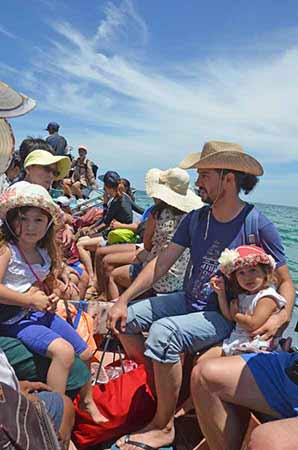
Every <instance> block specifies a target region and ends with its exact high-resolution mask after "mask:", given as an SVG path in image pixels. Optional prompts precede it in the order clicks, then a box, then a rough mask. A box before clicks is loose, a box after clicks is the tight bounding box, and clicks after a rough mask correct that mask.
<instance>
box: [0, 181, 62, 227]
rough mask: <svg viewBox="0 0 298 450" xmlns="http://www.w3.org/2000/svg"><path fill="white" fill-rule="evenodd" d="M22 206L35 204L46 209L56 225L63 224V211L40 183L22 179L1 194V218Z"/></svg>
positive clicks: (34, 205)
mask: <svg viewBox="0 0 298 450" xmlns="http://www.w3.org/2000/svg"><path fill="white" fill-rule="evenodd" d="M22 206H33V207H35V208H40V209H42V210H44V211H46V212H47V213H48V214H49V215H50V216H51V218H52V219H53V222H54V224H55V225H56V226H58V227H60V226H62V225H63V223H64V220H63V212H62V210H61V208H59V206H58V205H56V203H55V202H54V201H53V199H52V197H51V196H50V194H49V193H48V191H47V190H46V189H45V188H43V187H42V186H40V185H39V184H32V183H27V182H24V181H20V182H18V183H15V184H13V185H12V186H10V187H9V188H8V189H6V191H4V192H3V194H2V195H1V196H0V219H2V220H4V219H5V218H6V215H7V213H8V211H10V210H11V209H14V208H21V207H22Z"/></svg>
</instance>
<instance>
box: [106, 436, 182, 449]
mask: <svg viewBox="0 0 298 450" xmlns="http://www.w3.org/2000/svg"><path fill="white" fill-rule="evenodd" d="M124 444H130V445H134V446H135V447H137V448H141V449H142V450H174V449H173V446H172V445H167V446H166V447H159V448H156V447H152V446H151V445H148V444H143V442H138V441H132V440H131V439H130V435H129V434H127V435H126V436H124ZM111 450H120V447H118V446H117V445H116V444H113V445H112V447H111Z"/></svg>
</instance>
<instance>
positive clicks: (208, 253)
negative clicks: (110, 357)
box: [108, 142, 295, 450]
mask: <svg viewBox="0 0 298 450" xmlns="http://www.w3.org/2000/svg"><path fill="white" fill-rule="evenodd" d="M180 167H182V168H185V169H190V168H195V169H197V171H198V179H197V181H196V186H197V187H198V189H199V192H200V196H201V198H202V200H203V202H204V203H207V206H205V207H203V208H201V209H200V210H197V211H192V212H190V213H189V214H188V215H187V216H186V217H185V218H184V220H183V221H182V222H181V224H180V226H179V227H178V229H177V231H176V233H175V235H174V237H173V240H172V242H171V244H170V245H169V246H168V247H167V248H166V249H165V250H164V251H163V252H161V253H160V255H159V256H158V257H157V258H155V259H154V260H152V261H151V262H150V263H149V264H148V265H147V266H146V267H145V269H144V270H143V271H142V272H141V273H140V274H139V276H138V277H137V278H136V280H135V281H134V283H133V284H132V285H131V286H130V287H129V288H128V289H127V290H126V291H125V292H124V293H123V294H122V295H121V296H120V297H119V299H118V301H117V303H116V304H115V305H114V306H113V307H112V309H111V310H110V313H109V316H108V327H109V328H110V329H112V330H113V331H114V332H116V333H119V329H120V332H121V334H120V339H121V341H122V343H123V345H124V347H125V350H126V352H127V354H128V355H129V356H130V357H131V358H133V359H135V360H136V361H137V362H139V363H140V362H144V363H145V364H146V366H147V367H148V370H149V371H150V372H149V373H151V374H152V375H153V373H154V386H155V390H156V396H157V410H156V414H155V416H154V418H153V420H152V421H151V423H150V424H148V425H147V426H146V428H144V429H143V430H141V431H140V432H138V433H134V434H133V435H131V436H128V437H124V438H121V439H119V440H118V441H117V445H118V446H119V447H120V448H121V450H136V449H137V448H138V447H142V448H146V449H147V450H149V449H150V448H151V449H152V448H156V449H157V448H160V447H163V446H165V445H168V444H170V443H171V442H172V441H173V439H174V426H173V417H174V412H175V409H176V404H177V400H178V395H179V390H180V387H181V380H182V365H181V361H180V353H182V352H185V351H189V352H191V353H196V352H201V351H202V350H205V349H206V348H208V347H210V346H212V345H214V344H216V343H218V342H221V341H222V340H223V339H224V338H225V337H226V336H228V335H229V333H230V332H231V329H232V324H231V323H230V322H229V321H227V320H226V319H225V318H224V317H223V316H222V314H220V312H219V309H218V305H217V301H216V295H215V293H214V292H213V290H212V288H211V285H210V279H211V278H212V276H214V275H215V274H216V272H217V270H218V262H217V260H218V257H219V255H220V253H221V252H222V251H223V250H224V249H225V248H234V247H237V246H239V245H241V244H250V243H255V244H257V245H260V246H261V247H263V248H265V249H266V253H269V254H271V255H272V257H273V258H274V259H275V261H276V267H277V269H276V275H277V276H278V279H279V291H280V293H281V295H283V296H284V297H285V298H286V300H287V306H286V307H285V308H284V309H282V310H281V311H280V312H279V313H277V314H276V315H274V316H272V317H271V318H270V319H269V320H268V321H267V322H266V324H265V325H264V326H263V327H262V328H260V329H258V330H254V331H253V334H254V335H256V334H259V335H261V336H262V337H263V338H265V339H266V338H269V337H270V336H272V335H275V334H276V333H277V331H278V330H279V328H280V327H281V326H284V325H285V324H286V323H288V322H289V320H290V316H291V311H292V307H293V302H294V297H295V290H294V286H293V283H292V280H291V278H290V275H289V270H288V267H287V265H286V259H285V255H284V250H283V247H282V243H281V240H280V237H279V235H278V232H277V230H276V229H275V227H274V225H273V224H272V223H271V222H270V221H269V220H268V219H267V218H266V217H265V216H264V215H263V214H262V213H261V212H259V211H258V210H257V209H256V208H255V207H254V206H253V205H249V204H248V203H246V202H244V201H243V200H242V199H241V198H240V197H239V193H240V191H242V190H243V191H244V193H245V194H247V193H249V192H250V191H251V190H252V189H253V188H254V186H255V185H256V183H257V181H258V178H257V177H259V176H261V175H263V169H262V166H261V165H260V163H259V162H258V161H257V160H256V159H254V158H253V157H252V156H250V155H248V154H247V153H245V152H244V151H243V149H242V148H241V146H240V145H237V144H232V143H228V142H207V143H206V144H205V145H204V147H203V150H202V152H200V153H193V154H191V155H189V156H187V157H186V159H184V160H183V161H182V163H181V164H180ZM188 247H189V248H190V249H191V258H192V263H193V269H192V274H191V277H190V280H189V281H188V283H187V285H186V289H185V292H180V293H175V294H171V295H168V296H164V297H158V298H154V299H153V298H152V299H149V300H143V301H141V302H137V303H134V304H133V305H130V306H129V307H127V304H128V303H129V301H130V300H131V299H133V298H136V297H137V296H138V295H140V294H141V293H142V292H145V291H146V290H148V289H149V288H150V287H151V286H152V284H153V283H155V282H156V281H157V280H158V279H160V277H162V276H163V275H164V274H165V273H166V272H167V271H168V270H169V268H170V267H171V266H172V264H173V263H174V262H175V261H176V260H177V258H179V256H180V255H181V254H182V252H183V251H184V250H185V248H188ZM143 331H148V332H149V333H148V337H147V340H146V341H144V339H143V336H142V332H143ZM152 366H153V371H152ZM129 441H133V442H135V444H129ZM138 443H140V445H138ZM144 444H145V445H146V446H147V447H144Z"/></svg>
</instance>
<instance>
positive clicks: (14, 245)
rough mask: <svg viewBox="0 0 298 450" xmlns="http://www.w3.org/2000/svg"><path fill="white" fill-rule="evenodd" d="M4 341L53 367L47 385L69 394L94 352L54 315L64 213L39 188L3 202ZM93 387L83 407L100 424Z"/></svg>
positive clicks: (18, 188)
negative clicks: (50, 282) (72, 378)
mask: <svg viewBox="0 0 298 450" xmlns="http://www.w3.org/2000/svg"><path fill="white" fill-rule="evenodd" d="M0 218H1V219H2V221H3V223H2V226H1V230H0V231H1V234H0V299H1V303H0V335H2V336H8V337H16V338H18V339H20V340H21V341H22V342H23V343H24V344H25V345H26V346H27V347H28V348H29V349H30V350H32V351H33V352H35V353H38V354H40V355H43V356H47V357H49V358H50V359H51V360H52V361H51V364H50V367H49V370H48V374H47V384H48V385H49V386H50V387H51V388H52V389H53V390H55V391H57V392H59V393H61V394H64V392H65V387H66V381H67V377H68V374H69V371H70V368H71V367H72V364H73V358H74V353H76V354H78V355H79V356H80V358H81V359H82V360H84V361H86V362H87V361H88V360H89V359H90V358H91V356H92V355H91V353H92V352H91V351H90V349H89V348H88V346H87V344H86V343H85V342H84V341H83V339H82V338H81V337H80V336H79V335H78V334H77V333H76V331H75V330H74V329H73V328H72V327H71V326H70V325H69V324H68V323H67V322H65V321H64V320H63V319H61V318H60V317H58V316H57V315H56V314H55V313H54V311H55V308H56V304H57V302H58V300H59V298H58V297H57V296H56V295H55V294H53V293H51V292H49V289H48V288H47V286H46V283H45V280H46V278H47V277H48V275H49V274H50V273H52V274H53V275H54V276H55V275H56V274H57V271H58V265H59V262H60V257H59V254H58V251H57V247H56V241H55V231H56V227H59V226H60V225H61V221H62V213H61V210H60V208H59V207H58V206H57V205H56V204H55V203H54V201H53V200H52V198H51V197H50V195H49V193H48V192H47V191H46V190H45V189H44V188H43V187H42V186H39V185H35V184H29V183H28V184H26V185H24V183H22V182H20V183H16V184H14V185H13V186H12V187H10V188H9V189H8V190H6V191H5V192H4V193H3V194H2V195H1V197H0ZM90 386H91V385H90V384H88V386H87V385H86V386H85V387H84V389H83V390H82V391H81V407H82V408H83V409H86V410H87V411H88V412H89V413H90V414H91V415H92V417H93V419H94V420H95V421H97V422H99V421H104V420H105V418H104V417H103V416H102V415H101V414H100V413H99V411H98V410H97V408H96V406H95V403H94V402H93V399H92V395H91V394H90V392H91V390H90Z"/></svg>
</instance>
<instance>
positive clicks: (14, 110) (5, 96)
mask: <svg viewBox="0 0 298 450" xmlns="http://www.w3.org/2000/svg"><path fill="white" fill-rule="evenodd" d="M35 106H36V102H35V100H33V99H32V98H29V97H27V96H26V95H23V94H20V93H19V92H17V91H15V90H14V89H12V88H11V87H10V86H8V85H7V84H6V83H3V82H2V81H0V117H17V116H22V115H23V114H26V113H28V112H29V111H31V110H32V109H34V108H35Z"/></svg>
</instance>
